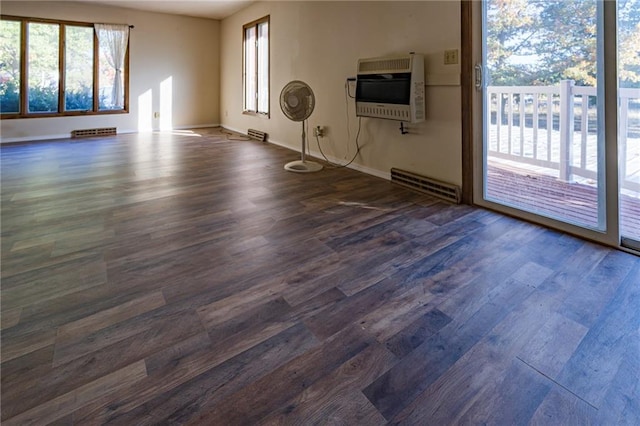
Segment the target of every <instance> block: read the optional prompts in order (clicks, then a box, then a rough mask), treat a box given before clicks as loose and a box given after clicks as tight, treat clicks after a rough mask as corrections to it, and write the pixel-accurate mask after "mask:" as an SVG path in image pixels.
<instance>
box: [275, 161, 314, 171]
mask: <svg viewBox="0 0 640 426" xmlns="http://www.w3.org/2000/svg"><path fill="white" fill-rule="evenodd" d="M284 169H285V170H287V171H289V172H296V173H311V172H319V171H320V170H322V164H318V163H315V162H313V161H301V160H297V161H292V162H290V163H287V164H285V166H284Z"/></svg>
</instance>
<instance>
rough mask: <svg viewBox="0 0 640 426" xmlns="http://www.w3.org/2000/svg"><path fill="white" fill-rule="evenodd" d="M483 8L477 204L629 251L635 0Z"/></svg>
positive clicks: (637, 114) (542, 1) (637, 165)
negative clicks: (622, 243) (622, 245)
mask: <svg viewBox="0 0 640 426" xmlns="http://www.w3.org/2000/svg"><path fill="white" fill-rule="evenodd" d="M481 8H482V10H481V11H480V13H481V16H482V18H481V19H482V25H481V28H482V30H483V31H482V43H481V47H480V49H481V55H480V56H479V57H481V58H482V59H481V63H480V64H479V65H480V66H479V67H477V68H479V69H478V72H479V73H480V72H482V76H481V77H479V76H477V82H478V89H479V91H478V95H479V96H478V97H477V98H478V101H477V103H476V105H477V108H479V109H481V111H482V122H481V124H480V126H481V127H482V131H481V132H480V134H482V135H483V137H482V141H481V142H480V141H476V142H475V143H476V146H477V144H478V143H480V144H481V146H480V148H479V149H477V151H476V152H477V154H478V155H477V157H479V158H478V159H477V162H476V168H477V169H478V170H479V171H480V172H479V173H478V174H476V181H478V180H479V181H480V183H481V184H480V185H476V190H475V195H474V199H475V201H476V202H477V203H478V204H481V205H487V206H490V207H494V208H496V209H498V210H504V211H506V212H508V213H511V214H516V215H521V216H523V217H525V218H527V219H531V220H537V221H540V222H542V223H545V224H549V225H552V226H555V227H559V228H562V229H565V230H568V231H570V232H573V233H577V234H582V235H584V236H586V237H588V238H592V239H597V240H600V241H602V242H605V243H609V244H615V245H617V244H619V243H620V239H621V237H623V238H624V241H626V242H627V243H630V244H634V241H636V242H637V241H638V240H640V0H619V1H618V2H613V1H602V0H486V1H484V2H482V5H481ZM480 13H478V14H477V16H478V15H479V14H480ZM612 35H615V37H613V36H612ZM612 53H613V54H612ZM616 86H619V88H618V89H617V90H616ZM480 105H481V106H480ZM616 129H618V130H617V131H616ZM476 134H478V133H476ZM616 157H617V158H616Z"/></svg>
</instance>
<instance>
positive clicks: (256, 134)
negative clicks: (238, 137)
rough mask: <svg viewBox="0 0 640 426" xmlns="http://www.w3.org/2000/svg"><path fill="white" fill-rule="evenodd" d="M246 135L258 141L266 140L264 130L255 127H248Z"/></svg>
mask: <svg viewBox="0 0 640 426" xmlns="http://www.w3.org/2000/svg"><path fill="white" fill-rule="evenodd" d="M247 136H249V137H250V138H251V139H255V140H257V141H260V142H264V141H266V140H267V134H266V133H265V132H261V131H260V130H255V129H249V130H248V131H247Z"/></svg>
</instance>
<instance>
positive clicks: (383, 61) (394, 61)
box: [358, 56, 411, 73]
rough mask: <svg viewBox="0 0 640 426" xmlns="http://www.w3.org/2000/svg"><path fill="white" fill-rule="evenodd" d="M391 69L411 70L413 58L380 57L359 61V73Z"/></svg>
mask: <svg viewBox="0 0 640 426" xmlns="http://www.w3.org/2000/svg"><path fill="white" fill-rule="evenodd" d="M381 71H390V72H393V71H395V72H401V71H402V72H411V58H410V57H408V56H406V57H402V58H380V59H376V58H373V59H361V60H360V62H359V63H358V73H367V72H376V73H379V72H381Z"/></svg>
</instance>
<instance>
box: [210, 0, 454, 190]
mask: <svg viewBox="0 0 640 426" xmlns="http://www.w3.org/2000/svg"><path fill="white" fill-rule="evenodd" d="M265 15H270V17H271V88H270V90H271V104H270V108H271V118H270V119H265V118H259V117H254V116H249V115H243V114H242V25H243V24H245V23H248V22H250V21H252V20H255V19H258V18H260V17H262V16H265ZM445 49H460V3H459V2H457V1H424V2H397V1H388V2H379V1H374V2H359V1H354V2H326V1H320V2H302V1H300V2H290V1H285V2H260V3H257V4H254V5H252V6H250V7H249V8H247V9H244V10H242V11H240V12H238V13H236V14H235V15H233V16H231V17H229V18H227V19H225V20H223V21H222V26H221V83H222V84H221V92H220V97H221V103H220V119H221V122H222V124H223V125H224V126H226V127H228V128H231V129H235V130H239V131H243V132H244V131H246V130H247V129H249V128H254V129H258V130H263V131H266V132H267V133H268V134H269V138H270V140H271V141H272V142H274V143H278V144H282V145H285V146H288V147H291V148H293V149H296V150H297V151H298V152H299V151H300V130H301V129H300V124H299V123H293V122H290V121H288V120H287V119H286V118H285V117H284V116H283V114H282V112H281V111H280V107H279V104H278V97H279V94H280V91H281V90H282V87H284V85H285V84H286V83H287V82H288V81H290V80H294V79H300V80H303V81H305V82H307V83H309V84H310V85H311V87H312V88H313V90H314V92H315V94H316V109H315V111H314V113H313V115H312V116H311V118H310V119H309V125H310V127H313V126H315V125H323V126H327V127H328V134H327V137H326V138H323V139H322V140H321V143H322V147H323V150H324V152H325V153H326V154H327V155H328V156H329V157H330V158H333V159H339V160H341V161H343V162H344V161H345V159H347V158H351V156H352V155H353V153H354V152H355V145H354V142H355V135H356V132H357V127H358V126H357V118H356V117H355V107H354V102H353V100H352V99H349V100H348V102H347V103H346V104H345V92H344V86H345V80H346V78H347V77H352V76H355V74H356V65H357V59H358V58H365V57H377V56H386V55H396V54H405V53H408V52H411V51H414V52H416V53H421V54H424V55H425V73H426V74H427V79H428V81H430V82H431V83H430V84H428V86H427V89H426V96H427V120H426V121H425V122H423V123H420V124H414V125H411V126H410V134H408V135H401V134H400V131H399V123H398V122H396V121H389V120H380V119H371V118H363V119H362V130H361V133H360V138H359V142H360V146H361V156H360V157H359V158H357V159H356V161H355V163H354V165H355V166H356V168H359V169H361V170H364V171H367V172H369V173H372V174H376V175H379V176H384V177H386V176H388V174H389V170H390V168H391V167H397V168H402V169H405V170H409V171H412V172H416V173H419V174H423V175H427V176H431V177H434V178H437V179H440V180H444V181H447V182H451V183H455V184H458V185H459V184H461V182H462V171H461V146H462V136H461V111H460V109H461V105H460V102H461V93H460V90H461V89H460V86H459V73H460V67H459V65H444V60H443V56H444V50H445ZM352 93H353V91H352ZM347 111H348V114H349V132H350V135H351V139H350V140H348V131H347V130H348V129H347ZM310 141H311V151H312V154H314V155H317V154H318V148H317V145H316V141H315V139H314V138H313V137H311V138H310ZM298 158H299V154H298V155H296V154H294V153H292V160H294V159H298Z"/></svg>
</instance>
